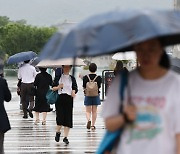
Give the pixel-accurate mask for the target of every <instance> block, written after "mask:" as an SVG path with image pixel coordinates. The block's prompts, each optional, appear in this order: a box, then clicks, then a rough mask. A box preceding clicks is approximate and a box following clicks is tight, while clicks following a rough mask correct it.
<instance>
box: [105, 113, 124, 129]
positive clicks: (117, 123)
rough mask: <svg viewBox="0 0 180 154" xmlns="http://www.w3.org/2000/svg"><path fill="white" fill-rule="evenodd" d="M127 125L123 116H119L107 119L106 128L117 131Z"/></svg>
mask: <svg viewBox="0 0 180 154" xmlns="http://www.w3.org/2000/svg"><path fill="white" fill-rule="evenodd" d="M124 124H125V120H124V117H123V115H117V116H114V117H110V118H107V119H105V126H106V128H107V129H108V130H109V131H116V130H118V129H119V128H121V127H122V126H123V125H124Z"/></svg>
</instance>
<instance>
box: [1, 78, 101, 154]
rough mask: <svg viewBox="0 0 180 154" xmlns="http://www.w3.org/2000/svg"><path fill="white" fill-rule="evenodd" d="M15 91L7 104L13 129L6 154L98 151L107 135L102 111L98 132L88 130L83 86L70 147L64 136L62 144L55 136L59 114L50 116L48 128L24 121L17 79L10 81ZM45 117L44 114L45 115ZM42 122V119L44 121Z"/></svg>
mask: <svg viewBox="0 0 180 154" xmlns="http://www.w3.org/2000/svg"><path fill="white" fill-rule="evenodd" d="M7 81H8V84H9V87H10V89H11V91H12V95H13V99H12V101H11V102H9V103H5V107H6V109H7V112H8V116H9V119H10V123H11V127H12V129H11V130H10V131H8V132H7V133H6V135H5V143H4V144H5V153H10V154H12V153H13V154H14V153H16V154H19V153H22V154H25V153H32V154H35V153H48V154H60V153H66V154H71V153H95V151H96V148H97V146H98V144H99V142H100V140H101V138H102V136H103V133H104V124H103V120H102V118H101V117H100V110H101V109H100V108H99V110H98V117H97V123H96V128H97V129H96V130H95V131H87V129H86V117H85V109H84V105H83V97H84V96H83V93H82V90H81V87H80V85H82V83H81V81H80V80H79V81H78V84H79V89H80V90H79V93H78V96H77V98H76V99H75V102H74V128H72V129H71V130H70V134H69V141H70V144H69V145H68V146H66V145H65V144H64V143H63V142H62V139H63V133H62V135H61V138H60V142H59V143H56V142H55V140H54V137H55V126H56V122H55V112H50V113H49V114H48V116H47V123H46V125H42V124H41V123H39V125H34V119H31V118H28V119H23V118H22V116H23V113H22V111H20V109H19V97H18V96H17V94H16V84H17V81H16V79H15V78H7ZM41 116H42V115H41ZM41 119H42V118H41Z"/></svg>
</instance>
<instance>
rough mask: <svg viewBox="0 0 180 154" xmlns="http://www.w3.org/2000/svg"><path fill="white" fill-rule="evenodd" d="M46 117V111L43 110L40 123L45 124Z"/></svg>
mask: <svg viewBox="0 0 180 154" xmlns="http://www.w3.org/2000/svg"><path fill="white" fill-rule="evenodd" d="M46 117H47V112H43V120H42V125H46Z"/></svg>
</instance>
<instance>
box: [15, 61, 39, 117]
mask: <svg viewBox="0 0 180 154" xmlns="http://www.w3.org/2000/svg"><path fill="white" fill-rule="evenodd" d="M29 62H30V61H29V60H27V61H24V65H23V66H22V67H20V68H19V70H18V79H19V80H21V82H22V83H21V102H22V107H23V113H24V115H23V118H24V119H27V118H28V115H27V112H29V116H30V117H31V118H33V114H32V109H33V107H34V96H33V95H32V94H31V90H32V89H33V87H34V85H33V83H34V79H35V77H36V74H37V73H36V69H35V67H34V66H32V65H30V64H29ZM27 98H28V102H29V103H30V105H29V108H27V106H28V105H27V104H26V102H27V100H26V99H27Z"/></svg>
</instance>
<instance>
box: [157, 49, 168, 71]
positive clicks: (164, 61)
mask: <svg viewBox="0 0 180 154" xmlns="http://www.w3.org/2000/svg"><path fill="white" fill-rule="evenodd" d="M159 65H160V66H162V67H164V68H166V69H169V68H170V67H171V64H170V60H169V57H168V55H167V53H166V51H165V50H164V51H163V54H162V56H161V59H160V62H159Z"/></svg>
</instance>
